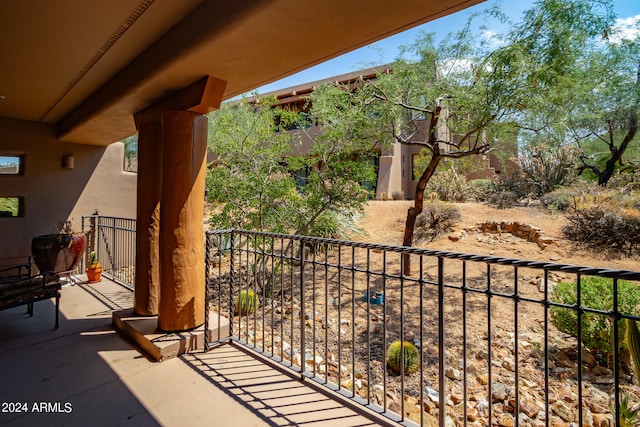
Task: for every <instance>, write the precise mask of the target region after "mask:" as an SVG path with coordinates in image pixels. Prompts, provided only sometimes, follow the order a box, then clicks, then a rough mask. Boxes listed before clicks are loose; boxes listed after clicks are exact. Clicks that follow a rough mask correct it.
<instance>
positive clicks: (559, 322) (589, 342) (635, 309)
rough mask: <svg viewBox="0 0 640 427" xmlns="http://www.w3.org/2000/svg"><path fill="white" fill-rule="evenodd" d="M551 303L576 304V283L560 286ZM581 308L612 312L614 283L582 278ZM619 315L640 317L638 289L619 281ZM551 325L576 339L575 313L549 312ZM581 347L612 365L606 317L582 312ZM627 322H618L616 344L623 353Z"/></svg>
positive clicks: (561, 309) (609, 324) (555, 309)
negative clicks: (639, 315)
mask: <svg viewBox="0 0 640 427" xmlns="http://www.w3.org/2000/svg"><path fill="white" fill-rule="evenodd" d="M551 299H552V300H553V301H556V302H559V303H562V304H568V305H575V304H577V302H578V292H577V282H576V281H572V282H559V283H558V284H557V285H556V287H555V288H554V289H553V291H552V293H551ZM580 302H581V305H582V307H584V308H590V309H595V310H602V311H605V312H606V311H610V310H613V281H612V280H611V279H607V278H603V277H591V276H585V277H583V278H582V279H581V280H580ZM618 311H620V312H622V313H625V314H632V315H636V316H637V315H638V314H640V285H638V284H637V283H633V282H628V281H625V280H619V281H618ZM551 322H552V323H553V325H554V326H555V327H556V328H558V330H560V331H561V332H564V333H566V334H569V335H572V336H574V337H577V336H578V316H577V313H576V311H575V310H574V309H568V308H564V307H555V306H554V307H552V308H551ZM581 323H582V343H583V344H584V346H585V347H586V348H588V349H589V350H591V351H592V352H593V353H594V354H596V355H597V356H599V357H600V359H601V360H608V361H609V362H610V361H611V357H612V356H613V343H614V342H613V319H612V318H611V317H610V316H608V315H605V314H599V313H592V312H589V311H585V312H583V314H582V322H581ZM625 329H626V322H624V321H619V322H618V344H619V349H620V350H621V351H622V350H624V349H626V344H625Z"/></svg>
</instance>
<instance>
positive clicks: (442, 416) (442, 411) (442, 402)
mask: <svg viewBox="0 0 640 427" xmlns="http://www.w3.org/2000/svg"><path fill="white" fill-rule="evenodd" d="M444 339H445V336H444V258H442V257H438V366H439V368H440V372H439V373H438V387H439V390H438V400H439V402H438V404H439V407H440V408H439V411H438V416H439V423H440V425H441V426H444V425H446V423H445V421H446V418H447V417H446V415H447V413H446V399H445V397H446V393H445V381H444V373H445V366H444V363H445V351H444Z"/></svg>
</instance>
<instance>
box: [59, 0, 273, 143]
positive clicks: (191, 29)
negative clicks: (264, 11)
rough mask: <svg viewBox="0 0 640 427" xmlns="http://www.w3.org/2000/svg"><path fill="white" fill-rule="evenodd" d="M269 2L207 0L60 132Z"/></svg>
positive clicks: (71, 128) (63, 132) (63, 124)
mask: <svg viewBox="0 0 640 427" xmlns="http://www.w3.org/2000/svg"><path fill="white" fill-rule="evenodd" d="M268 3H269V0H235V1H233V2H220V1H217V0H204V1H203V2H202V3H201V4H200V5H199V6H197V7H196V8H195V9H194V10H193V11H192V12H191V13H190V14H189V15H187V16H186V17H185V18H184V19H183V20H182V21H180V22H179V23H177V24H176V25H175V26H174V27H173V28H172V29H170V30H169V31H168V32H167V33H165V34H164V35H163V36H162V37H160V38H159V39H158V40H157V41H156V42H155V43H154V44H152V45H151V46H150V47H149V48H148V49H147V50H145V51H144V52H142V53H141V54H140V55H139V56H138V57H137V58H136V59H134V60H133V61H132V62H131V63H130V64H129V65H127V66H126V67H125V68H124V69H122V70H121V71H120V72H119V73H117V74H116V75H114V76H113V77H112V78H111V79H110V80H109V81H107V82H106V83H105V84H104V85H102V86H101V87H100V88H99V89H98V90H96V91H95V92H94V93H93V94H92V95H90V96H89V97H88V98H87V99H86V100H85V101H83V102H82V103H80V104H79V105H78V106H77V107H76V108H75V109H73V110H72V111H71V112H70V113H69V114H67V115H66V116H65V117H64V118H62V119H61V120H60V121H59V122H58V123H57V125H56V136H57V137H58V138H59V139H64V137H65V136H67V135H69V134H70V133H72V132H73V131H74V130H75V129H76V128H78V127H81V126H82V125H83V124H85V123H87V122H88V121H89V120H91V119H92V118H93V117H95V116H97V115H99V114H101V113H102V112H104V111H106V110H107V109H108V108H109V107H111V106H113V105H114V104H116V103H117V102H118V101H119V100H121V99H123V98H125V96H126V95H127V94H128V93H131V92H133V91H134V90H135V89H136V88H138V87H140V86H142V85H143V84H144V83H145V81H147V80H149V79H151V78H152V76H153V75H154V74H156V73H157V72H159V70H161V69H162V68H163V67H167V66H168V65H170V64H171V63H173V62H174V61H176V60H178V59H179V58H180V57H183V56H185V55H187V54H189V53H190V52H191V51H192V50H193V49H195V48H197V47H198V46H199V45H200V44H202V43H204V42H206V41H207V40H208V39H210V38H211V37H213V36H214V35H216V34H218V33H220V32H222V31H224V30H226V29H227V28H228V27H229V26H231V25H233V23H234V22H237V21H238V20H241V19H244V18H245V17H246V16H247V15H249V14H252V13H254V12H257V11H259V10H260V9H261V8H262V7H264V6H265V5H267V4H268ZM156 101H157V99H151V100H148V102H147V104H146V105H135V106H131V108H132V111H131V114H133V113H135V112H136V111H139V110H141V109H144V108H146V107H147V106H148V105H149V104H152V103H154V102H156Z"/></svg>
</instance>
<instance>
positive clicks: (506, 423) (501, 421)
mask: <svg viewBox="0 0 640 427" xmlns="http://www.w3.org/2000/svg"><path fill="white" fill-rule="evenodd" d="M498 425H499V426H503V427H513V426H514V425H515V421H514V419H513V417H512V416H511V415H509V414H500V415H499V416H498Z"/></svg>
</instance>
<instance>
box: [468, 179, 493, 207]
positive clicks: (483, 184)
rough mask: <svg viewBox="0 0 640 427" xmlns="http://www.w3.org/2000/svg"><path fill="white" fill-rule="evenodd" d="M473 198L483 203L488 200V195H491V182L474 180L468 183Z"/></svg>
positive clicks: (488, 180) (489, 180)
mask: <svg viewBox="0 0 640 427" xmlns="http://www.w3.org/2000/svg"><path fill="white" fill-rule="evenodd" d="M469 185H470V186H471V191H472V194H473V197H474V198H475V199H476V200H479V201H481V202H485V201H487V200H489V195H490V194H492V193H493V180H491V179H474V180H471V181H469Z"/></svg>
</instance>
